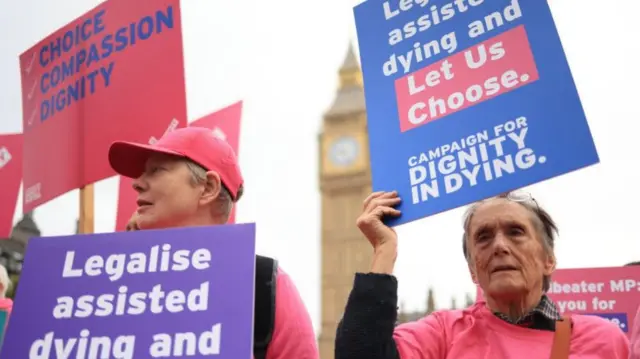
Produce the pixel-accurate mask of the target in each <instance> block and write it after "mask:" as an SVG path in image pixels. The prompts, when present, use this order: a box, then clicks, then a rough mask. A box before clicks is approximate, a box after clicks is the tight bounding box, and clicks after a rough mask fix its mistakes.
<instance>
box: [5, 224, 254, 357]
mask: <svg viewBox="0 0 640 359" xmlns="http://www.w3.org/2000/svg"><path fill="white" fill-rule="evenodd" d="M254 271H255V225H254V224H241V225H229V226H214V227H194V228H184V229H171V230H163V231H139V232H124V233H107V234H95V235H78V236H67V237H49V238H34V239H33V240H31V242H30V243H29V246H28V248H27V254H26V258H25V263H24V270H23V272H22V276H21V278H20V285H19V287H18V292H17V297H16V301H15V304H14V307H13V313H12V316H11V321H10V323H9V327H8V330H7V333H6V337H5V340H4V345H3V347H2V355H0V357H2V358H30V359H45V358H59V359H60V358H77V359H89V358H116V359H132V358H136V359H139V358H181V357H189V358H210V357H211V356H215V357H216V358H221V359H230V358H234V359H237V358H239V359H243V358H244V359H249V358H251V356H252V341H253V297H254Z"/></svg>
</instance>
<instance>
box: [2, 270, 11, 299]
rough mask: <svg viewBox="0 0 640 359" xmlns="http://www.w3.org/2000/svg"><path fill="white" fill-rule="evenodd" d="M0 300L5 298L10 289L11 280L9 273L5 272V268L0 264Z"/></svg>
mask: <svg viewBox="0 0 640 359" xmlns="http://www.w3.org/2000/svg"><path fill="white" fill-rule="evenodd" d="M0 286H2V288H1V289H0V298H4V297H6V296H7V291H8V290H9V288H10V287H11V280H10V279H9V273H8V272H7V268H5V266H3V265H2V264H0Z"/></svg>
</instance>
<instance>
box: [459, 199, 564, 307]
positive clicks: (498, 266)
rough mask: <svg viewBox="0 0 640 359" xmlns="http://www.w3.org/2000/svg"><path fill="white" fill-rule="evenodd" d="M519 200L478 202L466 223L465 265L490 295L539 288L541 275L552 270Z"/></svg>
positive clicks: (551, 261)
mask: <svg viewBox="0 0 640 359" xmlns="http://www.w3.org/2000/svg"><path fill="white" fill-rule="evenodd" d="M533 216H534V214H533V213H531V212H530V211H529V210H528V209H527V208H525V207H524V206H522V205H521V204H519V203H516V202H512V201H509V200H507V199H493V200H490V201H487V202H485V203H483V204H481V205H480V206H479V207H478V208H477V210H476V212H475V213H474V214H473V217H472V218H471V222H470V223H469V232H468V234H469V237H468V239H467V241H468V242H467V246H468V248H469V255H470V263H469V267H470V270H471V273H472V275H473V276H474V277H475V278H476V280H477V281H478V283H479V284H480V287H481V288H482V289H483V290H484V292H485V293H487V294H489V295H491V296H504V295H507V296H509V295H519V294H522V293H529V292H533V291H542V278H543V276H544V275H551V273H552V272H553V270H554V269H555V258H554V257H553V256H550V255H548V254H547V251H546V250H545V248H544V246H543V244H542V240H543V239H542V238H540V236H539V234H538V233H539V232H538V230H537V228H536V226H535V224H534V222H533V219H534V217H533Z"/></svg>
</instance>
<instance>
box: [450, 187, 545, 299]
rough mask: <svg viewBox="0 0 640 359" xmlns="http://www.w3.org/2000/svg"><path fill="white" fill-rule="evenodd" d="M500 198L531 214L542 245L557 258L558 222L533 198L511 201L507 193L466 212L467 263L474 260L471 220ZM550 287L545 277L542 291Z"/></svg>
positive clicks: (463, 238)
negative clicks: (478, 211) (484, 207)
mask: <svg viewBox="0 0 640 359" xmlns="http://www.w3.org/2000/svg"><path fill="white" fill-rule="evenodd" d="M498 198H502V199H506V200H510V201H513V202H515V203H518V204H520V205H521V206H523V207H524V208H526V209H527V210H528V211H529V212H530V213H531V215H532V216H531V217H532V218H531V219H532V222H533V224H534V226H535V227H536V229H537V230H538V235H539V237H540V239H541V240H542V245H543V246H544V249H545V250H546V251H547V254H549V255H551V256H555V253H554V245H555V241H556V236H557V234H558V226H557V225H556V222H555V221H554V220H553V218H551V215H550V214H549V213H548V212H547V211H545V210H544V209H543V208H542V207H540V206H539V205H538V203H537V202H536V200H535V199H533V198H530V199H528V200H522V201H521V200H512V199H510V193H505V194H501V195H499V196H496V197H491V198H488V199H485V200H482V201H478V202H476V203H474V204H472V205H471V206H469V208H468V209H467V211H466V212H465V214H464V222H463V223H464V224H463V227H464V234H463V235H462V252H463V253H464V257H465V259H466V260H467V263H469V262H470V260H471V259H472V258H471V256H470V253H469V250H468V248H467V240H468V239H469V238H468V237H469V225H470V224H471V219H472V218H473V215H474V214H475V213H476V210H477V209H478V207H479V206H480V205H481V204H483V203H485V202H487V201H490V200H494V199H498ZM550 285H551V277H550V276H544V277H543V278H542V290H543V291H544V292H545V293H546V292H547V291H548V290H549V287H550Z"/></svg>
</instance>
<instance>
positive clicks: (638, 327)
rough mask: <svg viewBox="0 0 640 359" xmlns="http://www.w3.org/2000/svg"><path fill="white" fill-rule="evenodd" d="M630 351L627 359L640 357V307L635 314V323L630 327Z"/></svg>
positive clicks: (638, 358)
mask: <svg viewBox="0 0 640 359" xmlns="http://www.w3.org/2000/svg"><path fill="white" fill-rule="evenodd" d="M630 348H631V353H630V354H629V359H640V307H638V313H637V314H636V318H635V323H634V324H633V328H631V346H630Z"/></svg>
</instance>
